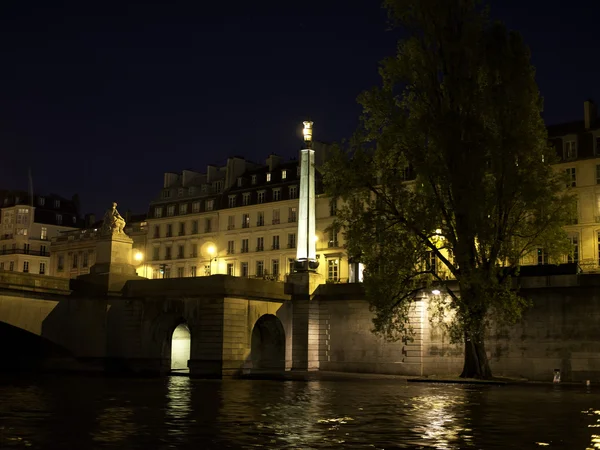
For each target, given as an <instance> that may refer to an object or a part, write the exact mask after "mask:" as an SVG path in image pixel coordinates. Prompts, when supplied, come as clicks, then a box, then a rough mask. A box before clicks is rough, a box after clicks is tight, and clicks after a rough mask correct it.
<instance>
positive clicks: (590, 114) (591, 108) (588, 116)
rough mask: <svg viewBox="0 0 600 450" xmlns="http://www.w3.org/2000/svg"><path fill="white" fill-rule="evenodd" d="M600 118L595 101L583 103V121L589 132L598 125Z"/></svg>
mask: <svg viewBox="0 0 600 450" xmlns="http://www.w3.org/2000/svg"><path fill="white" fill-rule="evenodd" d="M597 117H598V110H597V108H596V104H595V103H594V101H593V100H586V101H585V102H583V120H584V122H585V129H586V130H589V129H590V128H592V127H593V126H594V124H595V123H596V119H597Z"/></svg>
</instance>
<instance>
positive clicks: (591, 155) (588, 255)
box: [523, 100, 600, 272]
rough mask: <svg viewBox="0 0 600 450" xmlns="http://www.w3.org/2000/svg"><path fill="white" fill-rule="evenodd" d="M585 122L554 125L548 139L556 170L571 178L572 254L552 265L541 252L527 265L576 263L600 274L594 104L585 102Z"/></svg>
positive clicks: (599, 151)
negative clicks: (556, 160) (574, 204)
mask: <svg viewBox="0 0 600 450" xmlns="http://www.w3.org/2000/svg"><path fill="white" fill-rule="evenodd" d="M583 110H584V114H583V116H584V117H583V120H580V121H576V122H570V123H564V124H558V125H551V126H549V127H548V137H549V139H550V142H551V143H552V144H553V145H554V147H555V148H556V152H557V156H558V158H559V160H560V161H559V163H557V164H556V165H555V168H556V170H558V171H561V172H565V173H566V174H567V176H568V180H569V181H568V187H569V189H571V190H572V192H573V193H574V194H575V196H576V201H577V208H576V214H575V215H574V216H573V218H572V220H571V223H570V224H569V225H567V226H565V231H566V232H567V234H568V236H569V239H570V241H571V243H572V244H573V251H572V254H571V255H565V256H564V257H563V259H562V260H561V261H549V260H548V256H547V255H546V253H545V252H544V250H543V249H542V248H540V249H537V250H536V251H534V252H533V253H531V254H530V255H528V256H527V257H525V258H523V264H524V265H534V264H538V265H542V264H548V263H568V262H575V263H577V264H578V265H579V267H580V268H581V270H582V271H584V272H597V271H600V121H599V120H598V115H597V108H596V105H595V104H594V102H593V101H591V100H588V101H586V102H584V108H583Z"/></svg>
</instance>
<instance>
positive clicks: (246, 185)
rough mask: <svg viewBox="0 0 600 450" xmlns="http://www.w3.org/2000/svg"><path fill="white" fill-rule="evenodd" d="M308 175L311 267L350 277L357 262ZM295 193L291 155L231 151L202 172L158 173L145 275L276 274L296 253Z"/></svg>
mask: <svg viewBox="0 0 600 450" xmlns="http://www.w3.org/2000/svg"><path fill="white" fill-rule="evenodd" d="M315 144H317V146H318V143H315ZM317 151H318V150H317ZM315 181H316V192H317V195H316V199H315V210H316V218H315V222H316V225H315V228H316V231H315V233H314V236H313V239H315V241H316V258H317V259H318V260H320V264H319V268H318V271H319V272H320V273H321V274H322V275H323V277H324V278H325V279H326V280H328V281H329V282H347V281H349V276H350V274H352V275H353V276H354V278H356V279H357V280H358V278H359V273H360V269H359V267H358V265H355V267H354V266H352V265H351V264H349V262H348V258H347V255H346V253H345V251H344V249H343V244H344V243H343V241H342V236H341V233H339V232H337V231H336V230H333V229H331V225H332V223H333V219H334V217H335V213H336V208H335V204H334V203H332V202H331V201H330V199H329V198H328V197H326V196H324V195H323V194H322V190H321V189H320V186H321V184H320V182H319V179H318V177H317V179H316V180H315ZM299 195H300V165H299V162H298V161H297V160H291V161H285V162H284V161H283V160H282V158H280V157H279V156H277V155H270V156H269V157H268V158H267V160H266V162H265V164H264V165H259V164H254V163H251V162H249V161H246V160H244V159H243V158H239V157H232V158H229V159H228V161H227V164H226V165H225V166H223V167H215V166H209V167H208V169H207V171H206V173H197V172H191V171H183V172H182V173H181V174H172V173H166V174H165V176H164V183H163V189H162V191H161V193H160V195H159V196H158V198H156V199H155V200H154V201H153V202H152V203H151V204H150V211H149V215H148V220H147V222H148V230H149V235H148V245H147V247H146V255H145V258H146V260H147V264H148V265H149V266H151V267H150V268H151V270H150V272H149V273H148V277H153V278H162V277H165V278H174V277H194V276H206V275H211V274H227V275H233V276H242V277H259V278H265V279H270V280H276V281H284V280H285V276H286V275H287V274H289V273H290V272H291V271H292V270H293V264H294V261H295V260H296V257H297V243H298V235H297V234H298V220H299ZM138 275H140V273H139V272H138Z"/></svg>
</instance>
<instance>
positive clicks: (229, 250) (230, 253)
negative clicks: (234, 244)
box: [227, 248, 235, 255]
mask: <svg viewBox="0 0 600 450" xmlns="http://www.w3.org/2000/svg"><path fill="white" fill-rule="evenodd" d="M234 253H235V250H234V249H232V248H228V249H227V254H228V255H233V254H234Z"/></svg>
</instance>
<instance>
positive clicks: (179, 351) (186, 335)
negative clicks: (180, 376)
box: [171, 322, 191, 372]
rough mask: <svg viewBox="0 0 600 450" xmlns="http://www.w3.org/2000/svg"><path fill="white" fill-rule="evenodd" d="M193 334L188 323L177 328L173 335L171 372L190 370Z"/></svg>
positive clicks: (183, 323)
mask: <svg viewBox="0 0 600 450" xmlns="http://www.w3.org/2000/svg"><path fill="white" fill-rule="evenodd" d="M190 344H191V333H190V328H189V326H188V324H187V323H186V322H182V323H180V324H179V325H177V326H176V327H175V329H174V330H173V332H172V333H171V372H183V371H187V370H188V361H189V360H190V349H191V346H190Z"/></svg>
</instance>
